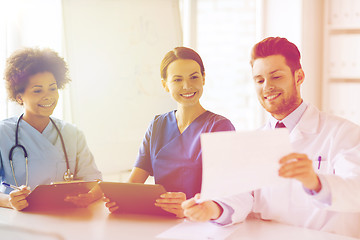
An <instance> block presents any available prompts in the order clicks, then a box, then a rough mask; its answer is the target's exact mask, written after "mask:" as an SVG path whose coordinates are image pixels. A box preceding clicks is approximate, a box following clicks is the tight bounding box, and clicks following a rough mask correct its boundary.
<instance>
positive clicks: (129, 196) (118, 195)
mask: <svg viewBox="0 0 360 240" xmlns="http://www.w3.org/2000/svg"><path fill="white" fill-rule="evenodd" d="M99 186H100V188H101V190H102V191H103V193H104V195H105V196H106V197H107V198H109V199H110V201H112V202H116V204H117V206H118V207H119V209H118V210H116V211H115V213H135V214H150V215H162V216H175V215H174V214H172V213H169V212H166V211H165V210H163V209H161V208H160V207H157V206H155V205H154V204H155V200H156V199H158V198H160V195H161V194H163V193H165V192H166V190H165V188H164V187H163V186H162V185H160V184H143V183H120V182H100V183H99Z"/></svg>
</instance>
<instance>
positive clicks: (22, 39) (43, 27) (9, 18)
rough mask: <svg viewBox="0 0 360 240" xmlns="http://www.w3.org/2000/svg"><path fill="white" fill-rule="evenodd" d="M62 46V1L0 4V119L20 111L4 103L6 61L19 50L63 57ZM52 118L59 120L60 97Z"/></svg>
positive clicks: (24, 0) (13, 0)
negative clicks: (44, 51)
mask: <svg viewBox="0 0 360 240" xmlns="http://www.w3.org/2000/svg"><path fill="white" fill-rule="evenodd" d="M62 42H63V41H62V9H61V0H52V1H48V0H32V1H28V0H11V1H7V0H0V74H1V81H0V119H4V118H7V117H11V116H14V115H18V114H19V113H20V112H21V111H22V108H21V107H20V106H19V105H17V104H16V103H13V102H9V101H8V100H7V94H6V91H5V86H4V80H3V75H4V67H5V61H6V58H7V57H8V56H9V55H10V54H11V53H12V52H13V51H15V50H17V49H19V48H22V47H39V48H44V47H47V48H51V49H53V50H55V51H57V52H58V53H59V54H60V55H62ZM54 115H55V116H58V117H60V118H61V116H62V97H61V96H60V99H59V103H58V106H57V108H56V111H55V112H54Z"/></svg>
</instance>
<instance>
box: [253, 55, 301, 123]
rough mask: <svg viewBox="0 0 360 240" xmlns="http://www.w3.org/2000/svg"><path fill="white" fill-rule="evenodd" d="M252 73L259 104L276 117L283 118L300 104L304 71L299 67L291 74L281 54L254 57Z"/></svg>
mask: <svg viewBox="0 0 360 240" xmlns="http://www.w3.org/2000/svg"><path fill="white" fill-rule="evenodd" d="M252 74H253V79H254V81H255V88H256V93H257V96H258V99H259V102H260V104H261V105H262V106H263V107H264V109H265V110H266V111H268V112H269V113H271V115H272V116H273V117H275V118H276V119H278V120H282V119H284V118H285V117H286V116H287V115H289V114H290V113H291V112H292V111H294V110H295V109H296V108H297V107H298V106H299V105H300V104H301V102H302V99H301V96H300V86H301V84H302V83H303V81H304V72H303V70H302V69H301V68H300V69H298V70H296V71H295V72H294V74H292V72H291V69H290V67H289V66H288V65H287V63H286V60H285V58H284V57H283V56H282V55H271V56H268V57H265V58H258V59H256V60H255V61H254V64H253V68H252Z"/></svg>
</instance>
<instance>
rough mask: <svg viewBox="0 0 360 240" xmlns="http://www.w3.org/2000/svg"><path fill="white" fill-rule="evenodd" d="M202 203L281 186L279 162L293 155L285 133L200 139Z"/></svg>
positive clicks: (211, 135)
mask: <svg viewBox="0 0 360 240" xmlns="http://www.w3.org/2000/svg"><path fill="white" fill-rule="evenodd" d="M201 149H202V161H203V179H202V188H201V198H202V199H213V198H217V197H224V196H231V195H234V194H237V193H241V192H248V191H252V190H255V189H258V188H262V187H266V186H273V185H278V184H282V183H284V182H286V181H289V180H286V179H283V178H281V177H279V176H278V170H279V167H280V165H279V160H280V158H281V157H283V156H285V155H287V154H289V153H291V152H292V147H291V144H290V140H289V132H288V130H287V129H277V130H275V131H274V130H258V131H251V132H214V133H204V134H202V135H201Z"/></svg>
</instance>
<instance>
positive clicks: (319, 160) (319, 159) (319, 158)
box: [318, 156, 321, 169]
mask: <svg viewBox="0 0 360 240" xmlns="http://www.w3.org/2000/svg"><path fill="white" fill-rule="evenodd" d="M318 162H319V165H318V169H320V164H321V156H319V157H318Z"/></svg>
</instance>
